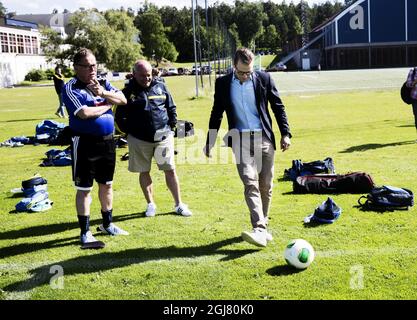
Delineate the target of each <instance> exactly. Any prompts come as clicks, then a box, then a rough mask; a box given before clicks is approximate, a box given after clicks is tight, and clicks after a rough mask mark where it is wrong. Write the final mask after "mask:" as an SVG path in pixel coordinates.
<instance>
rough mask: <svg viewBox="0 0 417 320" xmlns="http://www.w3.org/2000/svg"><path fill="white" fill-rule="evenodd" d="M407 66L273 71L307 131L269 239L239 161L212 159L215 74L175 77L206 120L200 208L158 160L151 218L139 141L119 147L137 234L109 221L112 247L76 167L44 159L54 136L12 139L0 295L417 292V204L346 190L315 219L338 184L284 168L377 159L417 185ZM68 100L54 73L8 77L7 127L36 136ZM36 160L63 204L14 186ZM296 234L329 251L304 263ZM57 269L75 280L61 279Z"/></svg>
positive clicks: (124, 221) (370, 163) (197, 189)
mask: <svg viewBox="0 0 417 320" xmlns="http://www.w3.org/2000/svg"><path fill="white" fill-rule="evenodd" d="M406 74H407V69H381V70H370V71H369V70H354V71H332V72H321V73H318V72H308V73H304V72H295V73H273V77H274V78H275V79H276V82H277V85H278V88H279V89H280V90H281V92H282V98H283V101H284V104H285V105H286V108H287V113H288V117H289V122H290V125H291V128H292V133H293V135H294V137H293V139H292V146H291V148H290V150H289V151H287V152H285V153H282V152H280V151H277V153H276V157H275V179H274V180H275V184H274V189H273V201H272V207H271V213H270V216H271V221H270V230H271V232H272V234H273V236H274V240H273V241H272V242H271V243H270V244H269V245H268V247H267V248H265V249H258V248H256V247H254V246H251V245H250V244H247V243H245V242H242V241H241V239H240V234H241V232H242V231H244V230H249V229H250V222H249V213H248V212H247V208H246V204H245V202H244V198H243V187H242V184H241V182H240V180H239V178H238V175H237V171H236V168H235V165H234V164H233V163H232V161H231V160H230V161H228V162H227V163H221V164H216V163H208V161H207V160H206V159H205V158H204V157H203V155H202V153H201V150H202V147H203V144H204V142H205V140H204V139H205V137H204V134H205V131H206V130H207V126H208V118H209V114H210V110H211V106H212V92H211V90H210V86H209V85H208V82H206V83H205V89H204V90H200V94H201V96H200V97H199V98H198V99H193V95H194V93H195V88H194V77H171V78H167V83H168V86H169V87H170V88H171V91H172V93H173V96H174V100H175V101H176V104H177V106H178V116H179V119H187V120H190V121H192V122H193V123H194V125H195V128H196V132H197V134H196V136H195V137H190V138H187V139H185V140H184V139H183V140H178V141H177V143H178V144H177V150H178V152H179V153H178V155H177V162H178V163H177V171H178V175H179V178H180V183H181V189H182V196H183V200H184V202H186V203H187V204H189V206H190V208H191V209H192V211H193V214H194V215H193V216H192V217H190V218H184V217H181V216H177V215H175V214H173V212H172V211H173V201H172V198H171V195H170V193H169V191H168V190H167V188H166V186H165V183H164V177H163V174H161V172H158V171H157V170H156V166H155V165H154V166H153V170H152V175H153V179H154V187H155V195H156V197H155V200H156V203H157V205H158V212H159V213H158V214H157V216H156V217H154V218H145V216H144V210H145V207H146V205H145V201H144V199H143V196H142V194H141V191H140V189H139V185H138V176H137V175H136V174H132V173H129V172H128V171H127V162H125V161H121V160H120V156H121V155H123V154H124V153H125V152H127V149H118V152H117V154H118V159H119V160H118V162H117V167H116V174H115V179H114V220H115V222H116V223H117V224H118V225H120V226H121V227H122V228H123V229H125V230H127V231H129V232H130V235H129V236H127V237H114V238H110V237H106V236H102V235H97V238H98V239H99V240H102V241H104V242H105V243H106V248H104V249H103V250H100V251H94V250H93V251H88V250H87V251H83V250H81V249H80V246H79V239H78V236H79V229H78V223H77V219H76V213H75V204H74V201H75V200H74V195H75V190H74V188H73V186H72V182H71V169H70V167H39V164H40V163H41V161H42V158H43V157H44V153H45V152H46V151H47V150H49V149H51V148H53V147H48V146H45V145H40V146H29V145H28V146H24V147H21V148H8V147H1V148H0V159H1V166H0V181H1V184H0V185H1V189H0V192H1V201H0V259H1V260H0V288H1V290H0V298H1V299H53V300H55V299H139V300H148V299H151V300H153V299H162V300H165V299H172V300H175V299H210V300H217V299H232V300H234V299H253V300H257V299H272V300H280V299H416V298H417V266H416V264H415V259H416V257H417V232H416V229H417V221H416V217H415V214H416V209H415V207H413V208H411V209H410V210H408V211H396V212H387V213H383V214H381V213H377V212H371V211H361V210H359V209H358V208H357V207H356V204H357V199H358V198H359V196H360V195H352V194H341V195H336V196H333V199H334V200H335V202H336V203H337V204H338V205H340V206H341V207H342V209H343V212H342V214H341V216H340V218H339V219H338V220H337V221H336V222H335V223H334V224H332V225H321V226H317V227H305V226H304V225H303V222H302V220H303V218H304V217H305V216H307V215H308V214H310V213H312V212H313V210H314V209H315V208H316V207H317V206H318V205H319V204H321V202H322V201H324V200H325V199H326V197H327V196H326V195H295V194H293V193H292V184H291V182H288V181H283V180H282V175H283V171H284V169H286V168H289V167H291V161H292V160H293V159H302V160H303V161H313V160H319V159H321V160H322V159H324V158H326V157H329V156H330V157H332V158H333V160H334V163H335V167H336V171H337V172H338V173H347V172H349V171H365V172H368V173H369V174H371V176H372V177H373V178H374V180H375V182H376V184H378V185H384V184H386V185H393V186H398V187H405V188H409V189H411V190H413V191H417V182H416V176H417V169H416V165H415V163H416V159H415V154H416V144H415V141H416V139H417V134H416V130H415V128H414V121H413V115H412V110H411V108H410V107H409V106H406V105H404V104H403V103H402V102H401V100H400V97H399V86H400V84H401V82H402V81H403V78H405V76H406ZM117 85H119V86H121V85H122V83H117ZM56 103H57V98H56V95H55V92H54V89H53V87H43V88H15V89H2V90H0V123H1V125H0V141H4V140H6V139H8V138H10V137H12V136H20V135H25V136H33V135H34V134H35V126H36V124H37V123H39V122H40V121H42V120H44V119H54V120H58V121H59V120H60V119H56V118H55V116H54V112H55V110H56ZM64 121H65V120H64ZM223 128H226V120H225V119H224V120H223ZM275 130H277V126H275ZM218 150H220V151H221V152H224V153H226V154H229V155H230V151H229V150H223V149H222V148H218ZM230 159H231V155H230ZM34 173H40V174H41V175H42V176H43V177H45V178H46V179H47V180H48V191H49V193H50V198H51V200H53V201H54V205H53V208H52V209H51V210H49V211H46V212H40V213H20V214H15V213H10V212H11V211H12V210H14V206H15V204H16V203H17V202H18V201H19V200H20V198H16V197H14V198H13V197H10V195H8V191H9V190H10V189H12V188H15V187H20V183H21V181H22V180H24V179H27V178H29V177H30V176H31V175H32V174H34ZM93 192H94V194H93V195H94V196H93V204H92V223H91V224H92V230H93V231H95V227H96V226H97V225H98V224H99V223H101V222H100V221H101V215H100V208H99V203H98V199H97V194H96V192H97V187H96V186H95V188H94V190H93ZM293 238H303V239H306V240H307V241H309V242H310V243H311V244H312V245H313V247H314V248H315V250H316V258H315V261H314V262H313V264H312V265H311V266H310V267H309V268H308V269H306V270H305V271H302V272H295V271H294V270H292V269H291V268H289V267H287V266H286V263H285V261H284V258H283V251H284V248H285V245H286V244H287V243H288V241H289V240H290V239H293ZM57 270H62V271H63V274H64V276H63V282H60V281H61V280H62V278H60V281H56V275H58V274H57ZM57 286H58V288H56V287H57Z"/></svg>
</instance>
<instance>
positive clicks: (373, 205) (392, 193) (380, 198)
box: [358, 186, 414, 211]
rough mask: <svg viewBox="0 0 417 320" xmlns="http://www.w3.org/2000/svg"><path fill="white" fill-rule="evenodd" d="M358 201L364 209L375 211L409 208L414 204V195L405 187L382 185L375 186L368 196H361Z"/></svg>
mask: <svg viewBox="0 0 417 320" xmlns="http://www.w3.org/2000/svg"><path fill="white" fill-rule="evenodd" d="M364 199H365V201H364ZM358 203H359V206H360V207H362V208H364V209H368V210H375V211H385V210H408V208H409V207H412V206H413V205H414V195H413V192H412V191H411V190H408V189H405V188H397V187H393V186H382V187H375V188H373V189H372V190H371V191H370V193H369V194H368V195H367V196H362V197H360V198H359V199H358Z"/></svg>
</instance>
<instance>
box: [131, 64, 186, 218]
mask: <svg viewBox="0 0 417 320" xmlns="http://www.w3.org/2000/svg"><path fill="white" fill-rule="evenodd" d="M123 93H124V94H125V96H126V98H127V101H128V105H127V108H128V117H127V125H126V127H127V131H128V132H127V133H128V136H127V142H128V146H129V171H131V172H139V183H140V186H141V188H142V191H143V195H144V196H145V199H146V201H147V203H148V206H147V209H146V216H147V217H153V216H154V215H155V213H156V205H155V203H154V200H153V193H154V192H153V185H152V178H151V176H150V170H151V162H152V158H153V157H154V158H155V160H156V163H157V165H158V168H159V169H160V170H163V171H164V173H165V181H166V184H167V187H168V189H169V190H170V191H171V193H172V196H173V198H174V202H175V206H174V210H175V212H176V213H178V214H181V215H183V216H186V217H188V216H191V214H192V213H191V211H190V210H189V209H188V206H187V205H186V204H184V203H183V202H182V201H181V193H180V186H179V181H178V176H177V174H176V171H175V163H174V134H173V130H174V129H175V126H176V123H177V111H176V106H175V104H174V101H173V99H172V96H171V94H170V92H169V91H168V89H167V87H166V85H165V83H164V82H161V81H158V80H157V79H153V78H152V66H151V65H150V64H149V62H147V61H145V60H138V61H137V62H136V63H135V66H134V68H133V78H132V79H130V80H129V83H128V84H127V85H126V86H125V88H124V89H123Z"/></svg>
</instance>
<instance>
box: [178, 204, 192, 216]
mask: <svg viewBox="0 0 417 320" xmlns="http://www.w3.org/2000/svg"><path fill="white" fill-rule="evenodd" d="M175 213H178V214H181V215H183V216H184V217H190V216H191V215H192V214H193V213H192V212H191V211H190V209H188V206H187V205H186V204H185V203H180V204H179V205H178V206H177V207H175Z"/></svg>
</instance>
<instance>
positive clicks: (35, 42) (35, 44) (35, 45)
mask: <svg viewBox="0 0 417 320" xmlns="http://www.w3.org/2000/svg"><path fill="white" fill-rule="evenodd" d="M31 38H32V53H33V54H39V49H38V39H37V38H36V37H31Z"/></svg>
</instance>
